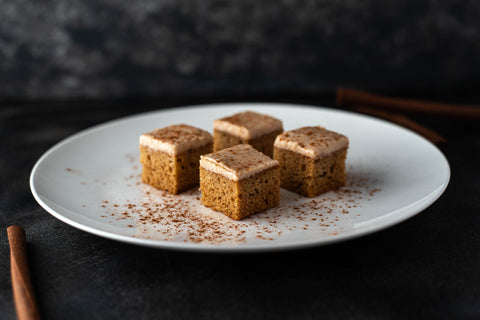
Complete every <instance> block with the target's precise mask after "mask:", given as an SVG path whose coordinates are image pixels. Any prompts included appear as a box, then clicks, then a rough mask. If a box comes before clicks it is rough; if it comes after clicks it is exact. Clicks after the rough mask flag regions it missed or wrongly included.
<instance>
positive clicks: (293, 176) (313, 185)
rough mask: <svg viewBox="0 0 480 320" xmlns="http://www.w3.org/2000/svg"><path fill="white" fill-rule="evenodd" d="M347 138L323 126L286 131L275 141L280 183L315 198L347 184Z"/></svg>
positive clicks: (275, 155) (288, 188)
mask: <svg viewBox="0 0 480 320" xmlns="http://www.w3.org/2000/svg"><path fill="white" fill-rule="evenodd" d="M348 144H349V141H348V139H347V137H345V136H343V135H341V134H339V133H336V132H333V131H329V130H327V129H325V128H322V127H318V126H317V127H303V128H299V129H296V130H291V131H286V132H284V133H282V134H281V135H279V136H278V137H277V138H276V140H275V143H274V159H275V160H277V161H278V162H279V164H280V177H281V178H280V186H281V187H282V188H285V189H287V190H290V191H293V192H296V193H298V194H301V195H304V196H307V197H315V196H317V195H320V194H322V193H325V192H327V191H330V190H335V189H338V188H339V187H341V186H343V185H344V184H345V180H346V172H345V160H346V157H347V149H348Z"/></svg>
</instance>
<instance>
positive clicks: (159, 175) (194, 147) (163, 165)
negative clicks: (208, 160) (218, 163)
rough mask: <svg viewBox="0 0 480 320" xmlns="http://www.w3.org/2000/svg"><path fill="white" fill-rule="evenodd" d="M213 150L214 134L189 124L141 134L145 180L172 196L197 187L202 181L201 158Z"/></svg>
mask: <svg viewBox="0 0 480 320" xmlns="http://www.w3.org/2000/svg"><path fill="white" fill-rule="evenodd" d="M212 151H213V137H212V135H211V134H210V133H208V132H207V131H204V130H201V129H198V128H195V127H192V126H189V125H186V124H178V125H171V126H168V127H165V128H162V129H156V130H154V131H152V132H148V133H145V134H142V135H141V136H140V163H142V165H143V168H142V181H143V182H144V183H147V184H149V185H152V186H154V187H155V188H158V189H161V190H165V191H168V192H169V193H171V194H177V193H179V192H181V191H183V190H186V189H189V188H191V187H194V186H196V185H198V182H199V169H198V168H199V160H200V156H201V155H202V154H206V153H211V152H212Z"/></svg>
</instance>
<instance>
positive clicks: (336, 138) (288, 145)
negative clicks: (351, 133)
mask: <svg viewBox="0 0 480 320" xmlns="http://www.w3.org/2000/svg"><path fill="white" fill-rule="evenodd" d="M274 146H275V147H276V148H279V149H287V150H291V151H294V152H298V153H301V154H303V155H305V156H307V157H310V158H313V159H318V158H320V157H323V156H325V155H328V154H331V153H333V152H335V151H338V150H341V149H345V148H348V138H347V137H345V136H344V135H341V134H339V133H336V132H333V131H329V130H327V129H325V128H323V127H320V126H316V127H303V128H299V129H296V130H291V131H287V132H284V133H282V134H280V135H278V136H277V138H276V140H275V143H274Z"/></svg>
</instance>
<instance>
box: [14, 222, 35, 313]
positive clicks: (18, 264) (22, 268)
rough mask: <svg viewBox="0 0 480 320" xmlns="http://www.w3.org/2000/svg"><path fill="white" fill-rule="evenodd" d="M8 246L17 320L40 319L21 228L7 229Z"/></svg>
mask: <svg viewBox="0 0 480 320" xmlns="http://www.w3.org/2000/svg"><path fill="white" fill-rule="evenodd" d="M7 234H8V242H9V244H10V267H11V273H12V275H11V276H12V289H13V299H14V301H15V310H16V312H17V318H18V319H19V320H33V319H35V320H37V319H40V312H39V311H38V305H37V301H36V299H35V294H34V292H33V286H32V282H31V280H30V273H29V270H28V264H27V250H26V235H25V231H24V230H23V229H22V227H19V226H10V227H8V228H7Z"/></svg>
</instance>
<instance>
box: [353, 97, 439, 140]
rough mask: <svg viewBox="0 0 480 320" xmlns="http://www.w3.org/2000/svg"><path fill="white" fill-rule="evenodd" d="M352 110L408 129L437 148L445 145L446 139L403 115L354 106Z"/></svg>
mask: <svg viewBox="0 0 480 320" xmlns="http://www.w3.org/2000/svg"><path fill="white" fill-rule="evenodd" d="M352 109H353V110H354V111H357V112H360V113H364V114H368V115H372V116H375V117H378V118H382V119H385V120H388V121H390V122H393V123H396V124H398V125H401V126H403V127H405V128H408V129H410V130H412V131H414V132H416V133H418V134H419V135H421V136H423V137H425V138H426V139H428V140H430V142H432V143H433V144H435V145H437V146H438V147H444V146H445V145H446V144H447V139H445V138H444V137H443V136H442V135H440V134H439V133H437V132H436V131H434V130H432V129H429V128H427V127H425V126H422V125H421V124H419V123H418V122H415V121H413V120H412V119H410V118H408V117H406V116H404V115H401V114H398V113H392V112H388V111H382V110H377V109H375V108H370V107H364V106H355V107H352Z"/></svg>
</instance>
